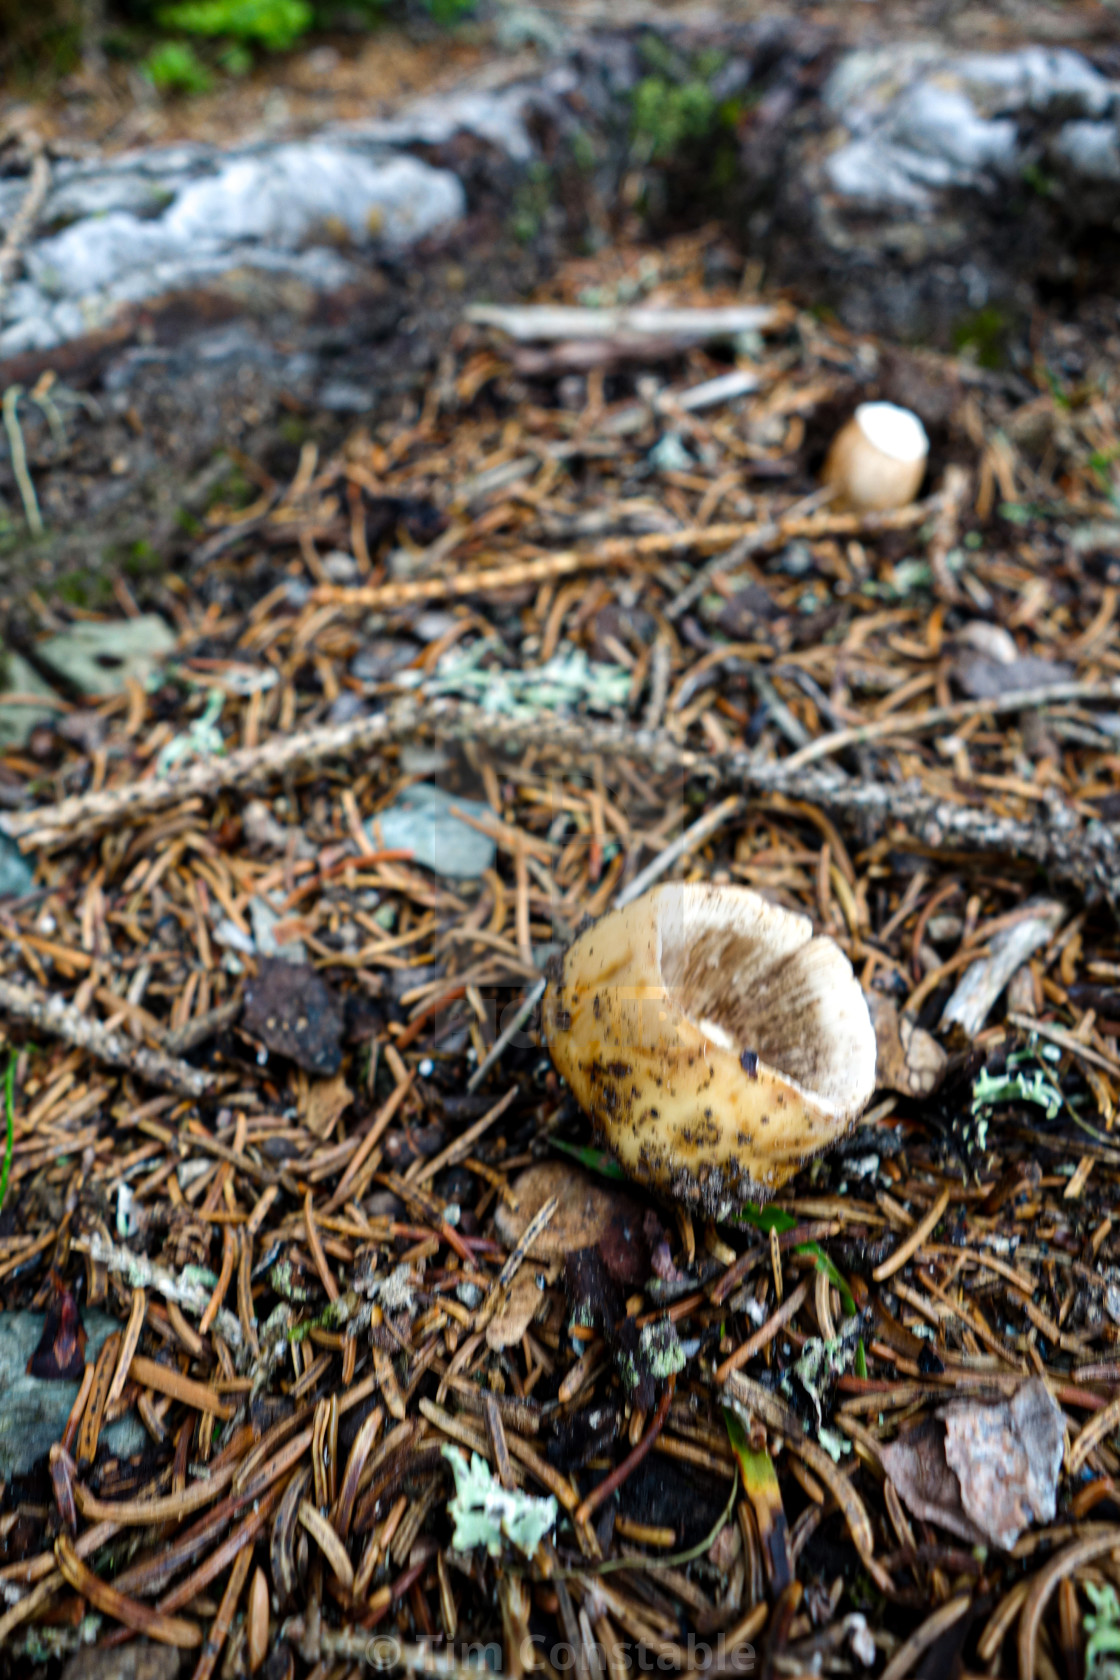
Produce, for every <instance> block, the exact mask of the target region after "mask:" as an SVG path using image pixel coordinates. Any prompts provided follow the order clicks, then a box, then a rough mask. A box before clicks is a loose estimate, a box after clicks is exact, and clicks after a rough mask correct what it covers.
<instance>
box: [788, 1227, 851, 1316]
mask: <svg viewBox="0 0 1120 1680" xmlns="http://www.w3.org/2000/svg"><path fill="white" fill-rule="evenodd" d="M793 1252H794V1253H795V1254H811V1255H812V1256H813V1259H814V1260H815V1261H816V1263H817V1271H818V1272H823V1273H824V1275H825V1277H826V1278H827V1279H828V1281H829V1283H831V1284H832V1285H833V1287H834V1288H835V1289H837V1290H838V1291H839V1293H840V1299H841V1301H842V1302H843V1304H844V1311H845V1312H846V1313H847V1314H848V1315H849V1317H850V1316H851V1315H852V1313H854V1312H855V1310H856V1303H855V1298H854V1296H853V1295H852V1292H851V1290H850V1289H849V1288H848V1285H847V1284H846V1283H845V1281H844V1279H843V1278H842V1277H841V1275H840V1273H839V1272H838V1271H837V1270H836V1267H835V1266H834V1265H833V1263H832V1261H831V1260H830V1259H829V1257H828V1255H827V1254H826V1253H825V1251H824V1249H823V1248H822V1247H821V1245H820V1243H815V1242H807V1243H798V1244H797V1247H796V1248H795V1249H794V1251H793Z"/></svg>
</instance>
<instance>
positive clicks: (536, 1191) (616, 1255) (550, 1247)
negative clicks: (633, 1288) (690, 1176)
mask: <svg viewBox="0 0 1120 1680" xmlns="http://www.w3.org/2000/svg"><path fill="white" fill-rule="evenodd" d="M513 1193H514V1196H515V1197H516V1198H517V1206H516V1208H512V1207H510V1206H509V1205H508V1204H506V1203H504V1202H503V1203H501V1204H500V1205H499V1207H498V1209H497V1212H496V1213H495V1215H494V1228H495V1230H496V1231H497V1233H498V1236H499V1237H500V1238H501V1240H502V1241H503V1242H504V1243H507V1244H508V1245H509V1247H510V1248H514V1247H516V1245H517V1243H518V1241H519V1240H520V1238H521V1236H522V1234H523V1232H524V1231H525V1230H527V1228H528V1226H529V1222H530V1221H531V1220H532V1219H533V1218H534V1216H535V1215H536V1214H537V1213H539V1212H540V1210H541V1208H542V1207H543V1206H544V1204H545V1203H546V1202H547V1201H548V1200H549V1199H550V1198H551V1197H553V1196H555V1197H556V1200H557V1206H556V1212H555V1213H554V1214H553V1215H552V1218H551V1219H550V1220H549V1222H548V1224H547V1225H546V1226H545V1228H544V1230H543V1231H542V1232H541V1233H540V1235H539V1236H538V1237H537V1238H536V1240H535V1241H534V1242H533V1244H532V1246H531V1248H530V1249H529V1254H530V1255H531V1256H532V1257H533V1258H534V1259H536V1260H562V1259H563V1258H564V1256H565V1255H566V1254H572V1253H574V1252H575V1250H576V1249H580V1248H596V1247H597V1248H598V1249H599V1250H600V1252H601V1253H602V1255H603V1259H604V1260H605V1261H606V1264H607V1268H608V1270H609V1271H610V1272H611V1274H612V1276H614V1277H616V1278H617V1279H618V1280H619V1281H620V1282H622V1283H642V1282H644V1281H645V1279H646V1277H647V1276H648V1275H649V1264H648V1260H647V1258H646V1244H645V1238H644V1237H643V1234H642V1208H641V1207H640V1206H639V1204H638V1203H637V1202H636V1201H635V1200H634V1198H633V1197H632V1196H630V1195H628V1194H627V1193H626V1192H625V1191H624V1190H613V1189H608V1188H606V1186H605V1185H603V1184H601V1183H598V1182H596V1180H595V1179H593V1178H592V1177H591V1176H590V1174H588V1173H585V1172H581V1171H580V1169H579V1168H578V1167H573V1166H571V1165H569V1164H566V1163H561V1162H559V1161H544V1162H542V1163H541V1164H540V1166H536V1167H528V1168H527V1169H526V1170H525V1172H523V1173H522V1174H521V1176H520V1177H519V1178H518V1179H517V1180H516V1181H515V1183H514V1185H513Z"/></svg>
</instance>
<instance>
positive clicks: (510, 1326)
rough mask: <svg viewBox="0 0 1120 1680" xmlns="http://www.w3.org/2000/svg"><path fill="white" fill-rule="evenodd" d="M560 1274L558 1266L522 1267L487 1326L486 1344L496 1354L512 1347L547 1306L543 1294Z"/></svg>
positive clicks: (546, 1300) (530, 1264) (529, 1265)
mask: <svg viewBox="0 0 1120 1680" xmlns="http://www.w3.org/2000/svg"><path fill="white" fill-rule="evenodd" d="M559 1275H560V1268H559V1266H558V1265H552V1266H534V1265H533V1264H532V1263H531V1262H530V1263H528V1264H527V1265H524V1266H522V1267H521V1270H520V1271H519V1272H518V1273H517V1275H516V1277H515V1278H514V1279H513V1281H512V1283H510V1285H509V1287H508V1289H507V1290H506V1291H505V1297H504V1299H503V1300H502V1302H501V1303H500V1305H499V1307H498V1310H497V1312H496V1313H495V1314H494V1317H493V1318H492V1319H491V1320H490V1322H489V1324H488V1325H487V1326H486V1345H487V1347H489V1348H493V1349H494V1350H495V1351H496V1350H497V1349H499V1348H506V1347H513V1345H514V1344H515V1343H516V1342H519V1341H520V1340H521V1338H522V1336H523V1335H524V1334H525V1332H526V1330H528V1328H529V1326H530V1324H532V1322H533V1320H534V1319H535V1318H536V1316H537V1314H538V1313H539V1312H541V1311H542V1310H543V1308H544V1307H545V1306H547V1304H548V1299H547V1296H546V1294H545V1291H546V1290H547V1289H548V1287H549V1286H550V1284H553V1283H555V1282H556V1279H557V1278H558V1277H559Z"/></svg>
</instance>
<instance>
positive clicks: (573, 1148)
mask: <svg viewBox="0 0 1120 1680" xmlns="http://www.w3.org/2000/svg"><path fill="white" fill-rule="evenodd" d="M548 1141H549V1142H550V1143H551V1145H552V1147H553V1149H559V1150H560V1152H561V1154H563V1155H571V1156H572V1158H573V1160H576V1161H578V1162H579V1163H580V1165H581V1166H584V1167H588V1168H589V1169H590V1170H591V1171H592V1172H597V1173H601V1174H602V1176H603V1177H604V1178H622V1179H624V1178H625V1177H626V1174H625V1173H624V1172H623V1170H622V1168H621V1167H620V1166H619V1164H618V1162H617V1161H615V1160H613V1159H612V1158H611V1156H609V1155H608V1154H606V1152H605V1151H604V1150H602V1149H593V1148H592V1147H591V1145H590V1144H587V1143H563V1142H562V1141H561V1140H560V1139H559V1138H549V1140H548Z"/></svg>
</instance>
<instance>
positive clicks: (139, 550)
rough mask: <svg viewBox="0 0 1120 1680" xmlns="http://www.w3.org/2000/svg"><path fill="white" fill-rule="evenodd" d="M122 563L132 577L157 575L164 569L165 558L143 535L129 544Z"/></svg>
mask: <svg viewBox="0 0 1120 1680" xmlns="http://www.w3.org/2000/svg"><path fill="white" fill-rule="evenodd" d="M121 564H122V569H123V570H124V571H125V572H126V573H127V574H128V576H129V577H131V578H143V577H155V576H157V575H158V574H159V573H160V572H162V570H163V560H162V559H161V558H160V556H159V555H158V554H157V553H156V551H155V549H154V548H153V547H152V545H151V543H150V542H147V541H146V540H145V539H144V538H143V537H139V538H138V539H137V540H136V542H134V543H130V544H129V546H128V549H127V552H126V553H125V555H124V558H123V560H122V563H121Z"/></svg>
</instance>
